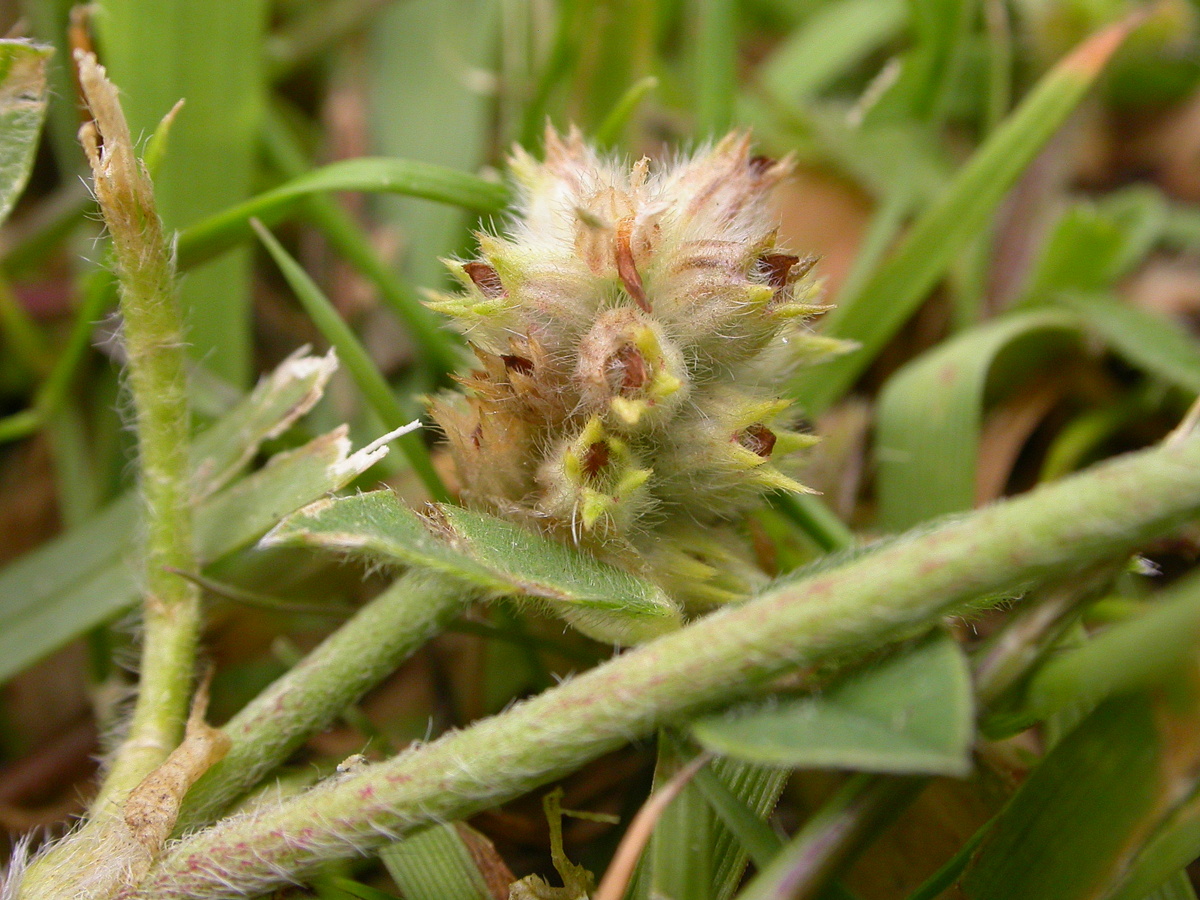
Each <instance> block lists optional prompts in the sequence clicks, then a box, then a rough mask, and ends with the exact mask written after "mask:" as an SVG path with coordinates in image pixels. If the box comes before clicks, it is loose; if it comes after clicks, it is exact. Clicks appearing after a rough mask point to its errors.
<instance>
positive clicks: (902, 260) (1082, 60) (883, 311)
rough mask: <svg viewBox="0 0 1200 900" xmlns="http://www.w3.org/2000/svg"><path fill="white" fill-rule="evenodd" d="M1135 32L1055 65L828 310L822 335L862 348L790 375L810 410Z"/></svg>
mask: <svg viewBox="0 0 1200 900" xmlns="http://www.w3.org/2000/svg"><path fill="white" fill-rule="evenodd" d="M1132 26H1133V21H1132V20H1126V21H1124V22H1122V23H1119V24H1117V25H1114V26H1111V27H1109V28H1107V29H1105V30H1103V31H1101V32H1099V33H1098V34H1096V35H1094V36H1093V37H1092V38H1090V39H1089V40H1087V41H1086V42H1084V43H1083V44H1082V45H1080V46H1079V47H1078V48H1077V49H1076V50H1075V51H1074V52H1073V53H1072V54H1070V55H1069V56H1067V57H1066V58H1065V59H1063V60H1062V62H1060V63H1059V64H1058V65H1057V66H1056V67H1055V68H1054V69H1052V70H1051V71H1050V72H1049V73H1048V74H1047V75H1046V76H1045V77H1044V78H1043V79H1042V80H1041V81H1040V82H1039V83H1038V85H1037V86H1036V87H1035V88H1034V89H1033V91H1032V92H1031V93H1030V95H1029V96H1028V97H1027V98H1026V99H1025V101H1024V102H1023V103H1022V104H1021V105H1020V107H1019V108H1018V109H1017V110H1016V112H1014V113H1013V114H1012V116H1010V117H1009V119H1008V120H1007V121H1006V122H1005V123H1004V124H1002V125H1001V126H1000V127H999V128H997V129H996V131H995V132H994V133H993V134H992V136H990V137H989V138H988V139H987V140H986V141H985V142H984V144H983V146H981V147H980V148H979V150H978V151H976V153H975V155H974V156H973V157H972V158H971V160H970V161H969V162H968V163H967V164H966V165H965V166H964V167H963V168H962V169H960V170H959V171H958V173H957V174H956V175H955V176H954V178H953V180H952V181H951V182H950V184H949V185H948V186H947V187H946V189H945V191H944V192H943V193H942V195H941V196H940V197H939V198H938V199H937V200H936V201H935V202H934V204H933V205H932V206H931V207H929V208H928V209H927V210H925V212H924V213H923V214H922V215H921V216H920V217H919V218H918V219H917V221H916V222H914V223H913V226H912V228H911V229H910V230H909V232H908V234H907V235H906V237H905V238H904V241H903V243H902V244H901V245H900V247H899V248H898V249H897V250H896V252H895V254H894V255H893V256H892V257H891V258H890V259H889V260H888V261H887V262H885V263H884V264H883V265H882V266H881V267H880V268H879V269H878V270H877V271H876V272H875V274H874V275H873V276H872V277H871V278H870V279H868V280H867V282H866V283H865V284H864V285H863V287H862V289H861V291H860V292H859V293H858V294H857V295H856V296H854V297H847V298H843V299H842V302H841V305H839V306H838V307H837V308H836V309H835V310H833V311H832V312H831V313H830V314H829V316H828V318H827V320H826V322H825V333H826V334H828V335H829V336H831V337H836V338H842V339H846V340H852V341H857V342H858V343H859V345H860V347H859V349H858V350H854V351H851V352H850V353H847V354H845V355H843V356H840V357H838V358H837V359H835V360H833V361H831V362H829V363H826V364H824V365H821V366H814V367H812V368H810V369H806V370H804V371H803V372H801V373H800V374H799V376H798V377H797V378H796V379H794V381H793V385H792V389H793V394H794V395H795V396H796V397H797V398H799V399H800V400H801V401H802V402H803V403H804V404H805V406H806V407H807V409H808V410H809V412H810V413H820V412H822V411H823V410H825V409H827V408H828V407H829V406H830V405H831V404H832V403H834V402H835V401H836V400H837V399H838V398H839V397H841V396H842V394H844V393H845V392H846V390H848V389H849V388H850V386H851V385H852V384H853V383H854V381H855V379H856V378H857V377H858V376H859V375H860V374H861V373H862V371H863V370H864V369H865V368H866V367H867V366H868V365H869V364H870V363H871V360H873V359H874V358H875V356H876V355H877V354H878V353H879V351H880V349H882V347H883V345H884V344H886V343H887V342H888V341H889V340H890V339H891V338H892V336H893V335H894V334H895V333H896V332H897V331H898V330H899V328H900V326H901V325H903V324H904V322H905V321H906V320H907V319H908V318H909V316H911V315H912V314H913V313H914V312H915V311H916V309H917V307H918V306H919V305H920V304H921V302H922V301H923V300H924V299H925V297H926V296H927V295H928V293H929V291H930V290H931V289H932V288H933V286H934V285H935V284H936V283H937V282H938V280H939V279H940V278H941V277H942V276H943V275H944V274H945V273H946V270H947V269H948V268H949V267H950V265H951V263H952V262H953V261H954V260H955V258H956V257H957V256H958V255H959V254H960V253H961V252H962V250H963V248H965V247H966V246H967V245H968V244H969V243H970V242H971V241H972V240H974V239H975V238H976V237H977V236H978V234H979V233H980V230H981V229H982V228H984V227H985V226H986V224H987V222H988V219H989V217H990V216H991V215H992V214H993V213H994V212H995V210H996V208H997V207H998V206H999V204H1000V201H1001V200H1003V199H1004V196H1005V194H1006V193H1007V192H1008V189H1009V188H1010V187H1011V186H1012V184H1013V183H1014V182H1015V181H1016V179H1017V177H1018V176H1019V175H1020V174H1021V172H1022V171H1024V169H1025V168H1026V167H1027V166H1028V165H1029V163H1030V162H1032V161H1033V159H1034V157H1035V156H1037V154H1038V152H1039V151H1040V150H1041V149H1042V147H1044V146H1045V144H1046V142H1047V141H1048V140H1049V139H1050V137H1051V136H1052V135H1053V134H1054V133H1055V132H1056V131H1057V130H1058V128H1059V126H1061V125H1062V123H1063V122H1064V121H1065V120H1066V118H1067V116H1068V115H1070V113H1071V112H1072V111H1073V110H1074V109H1075V108H1076V107H1077V106H1078V105H1079V102H1080V101H1081V100H1082V99H1083V97H1084V95H1085V94H1086V93H1087V91H1088V89H1089V88H1090V87H1091V86H1092V84H1093V83H1094V82H1095V80H1096V78H1097V77H1098V76H1099V74H1100V72H1101V71H1102V70H1103V68H1104V66H1105V64H1106V63H1107V62H1108V60H1109V59H1110V58H1111V57H1112V55H1113V53H1114V52H1116V50H1117V48H1118V47H1119V46H1120V45H1121V43H1122V41H1123V40H1124V39H1125V37H1126V35H1127V34H1128V33H1129V31H1130V30H1131V28H1132Z"/></svg>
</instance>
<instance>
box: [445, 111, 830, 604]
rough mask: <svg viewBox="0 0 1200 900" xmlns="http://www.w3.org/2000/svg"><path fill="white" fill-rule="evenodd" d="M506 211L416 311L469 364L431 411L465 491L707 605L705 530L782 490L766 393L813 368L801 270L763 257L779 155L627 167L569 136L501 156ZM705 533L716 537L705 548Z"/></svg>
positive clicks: (789, 486)
mask: <svg viewBox="0 0 1200 900" xmlns="http://www.w3.org/2000/svg"><path fill="white" fill-rule="evenodd" d="M511 168H512V173H513V177H514V179H515V181H516V183H517V186H518V189H519V201H518V203H517V208H516V210H515V215H514V217H513V219H512V222H511V225H510V227H509V228H508V229H507V231H506V232H505V233H504V234H503V235H481V236H480V239H479V255H478V258H476V259H473V260H470V261H467V262H451V263H449V265H450V268H451V270H452V271H453V272H454V274H455V275H456V276H457V278H458V280H459V281H460V282H461V284H462V291H461V292H460V293H458V294H455V295H450V296H439V297H437V298H436V299H435V300H434V302H433V303H432V304H431V305H432V306H433V308H435V309H438V310H441V311H442V312H445V313H446V314H448V315H450V316H451V317H453V319H454V320H455V322H456V323H457V325H458V327H459V328H460V329H461V330H462V332H463V334H464V335H465V336H466V337H467V339H468V340H469V342H470V344H471V346H472V349H473V350H474V352H475V354H476V356H477V357H478V360H479V367H478V368H477V369H476V370H475V371H474V372H472V373H471V374H470V375H469V376H467V377H465V378H463V379H461V381H462V384H463V387H464V388H465V392H464V393H463V394H455V395H449V396H444V397H441V398H439V399H438V400H436V401H435V402H434V404H433V407H432V412H433V415H434V417H435V418H436V420H437V421H438V423H439V425H440V426H441V427H442V429H443V430H444V431H445V433H446V437H447V439H448V441H449V445H450V450H451V453H452V454H453V456H454V459H455V461H456V464H457V467H458V472H459V477H460V480H461V482H462V485H463V496H464V499H465V500H466V501H467V502H468V503H470V504H472V505H475V506H477V507H480V508H483V509H486V510H488V511H490V512H492V513H495V514H497V515H501V516H504V517H506V518H509V519H513V520H516V521H519V522H522V523H524V524H526V525H528V526H530V527H535V528H538V529H541V530H543V531H546V532H549V533H551V534H557V535H560V536H561V537H563V538H564V539H567V540H571V541H574V542H575V543H578V544H581V545H583V546H586V547H588V548H590V549H592V550H593V551H595V552H598V553H600V554H601V555H604V556H606V557H608V558H611V559H614V560H616V561H619V562H621V563H623V564H625V565H626V566H629V567H631V568H635V569H638V570H641V571H644V572H645V573H646V574H649V575H650V576H651V577H655V578H657V579H658V580H660V581H663V582H664V586H666V587H668V589H672V590H674V591H675V592H676V594H677V595H679V596H682V597H684V598H691V599H693V600H697V599H700V600H704V601H719V600H722V599H728V598H729V597H730V596H734V595H736V594H737V592H738V591H737V587H738V585H740V584H741V582H740V581H739V582H737V583H736V584H731V583H728V572H729V571H731V570H733V569H743V568H745V567H744V566H736V565H733V562H734V560H733V557H734V556H736V552H735V551H734V550H733V549H731V548H734V547H736V545H737V543H738V542H737V540H736V539H731V540H726V539H723V538H720V537H716V536H717V535H718V534H719V532H720V530H721V529H724V528H726V527H728V523H730V522H732V521H733V520H734V519H735V518H736V516H737V514H739V513H740V512H742V511H744V510H745V509H746V508H747V506H748V505H749V504H751V503H753V502H754V501H755V500H756V499H758V498H759V497H760V496H761V495H762V494H763V493H764V492H766V491H769V490H775V489H783V490H803V489H804V488H803V487H802V486H801V485H800V484H798V483H797V482H796V481H794V480H793V479H792V478H791V477H789V476H788V475H787V474H786V457H787V456H788V454H790V453H791V452H792V451H795V450H798V449H800V448H802V447H805V446H808V445H809V444H811V442H812V440H811V438H810V437H809V436H807V435H803V434H799V433H796V432H795V431H792V430H790V429H789V428H788V424H789V421H790V419H792V418H794V416H793V415H789V414H790V404H789V402H788V401H786V400H782V399H780V398H779V396H778V392H779V387H780V384H781V383H782V381H783V380H784V378H785V377H786V376H787V374H789V372H790V371H791V369H792V367H793V366H794V365H796V364H797V363H798V362H800V361H804V362H810V361H812V359H813V358H814V357H825V356H828V355H829V353H830V352H831V347H830V345H829V342H828V340H826V339H821V338H818V337H815V336H813V335H811V334H809V333H808V331H807V329H806V326H805V319H806V318H807V317H808V316H810V315H811V314H812V313H813V312H814V311H816V310H817V309H818V308H819V307H817V306H815V305H814V303H813V299H814V296H815V293H816V287H815V284H814V282H813V281H812V279H811V278H810V277H809V270H810V269H811V268H812V263H813V260H812V259H803V260H802V259H800V258H799V257H798V256H796V255H794V254H792V253H790V252H788V251H787V250H785V249H783V248H781V247H779V246H778V243H777V232H776V228H775V223H774V218H773V216H772V213H771V209H770V205H769V204H770V194H771V190H772V188H773V187H774V186H775V185H777V184H778V183H779V181H780V180H781V179H782V178H784V177H785V176H786V174H787V172H788V168H789V166H788V163H787V162H786V161H785V162H776V161H773V160H769V159H766V158H764V157H760V156H754V155H752V154H751V152H750V141H749V138H748V137H747V136H745V135H739V134H733V135H730V136H729V137H726V138H725V139H724V140H722V141H721V142H720V143H718V144H717V145H716V146H714V147H712V148H711V149H708V150H705V151H703V152H700V153H698V154H696V155H695V156H693V157H691V158H689V159H686V160H683V161H682V162H678V163H676V164H673V165H664V166H661V167H656V166H653V165H652V164H651V162H650V160H648V159H641V160H639V161H638V162H637V163H635V164H634V165H633V166H632V167H628V166H626V165H623V164H622V163H620V162H619V161H617V160H612V159H607V158H604V157H601V156H600V155H598V154H597V153H596V152H595V151H594V150H593V149H591V148H590V147H588V146H587V145H586V143H585V142H584V141H583V139H582V137H581V136H580V134H579V133H578V132H576V131H572V132H571V133H570V134H569V135H568V136H567V137H566V138H565V139H563V138H560V137H559V136H558V135H557V134H556V133H554V132H553V131H551V132H549V133H548V134H547V138H546V158H545V161H544V162H538V161H536V160H534V159H533V158H532V157H531V156H529V154H527V153H526V152H524V151H523V150H520V149H518V150H517V151H516V152H515V154H514V156H513V158H512V160H511ZM714 538H716V539H714Z"/></svg>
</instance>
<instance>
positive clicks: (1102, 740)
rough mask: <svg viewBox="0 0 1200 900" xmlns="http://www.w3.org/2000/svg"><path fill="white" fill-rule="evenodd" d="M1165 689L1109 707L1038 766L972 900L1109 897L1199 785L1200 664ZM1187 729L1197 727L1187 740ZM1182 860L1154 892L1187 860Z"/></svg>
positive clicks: (993, 841) (975, 876)
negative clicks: (1198, 720)
mask: <svg viewBox="0 0 1200 900" xmlns="http://www.w3.org/2000/svg"><path fill="white" fill-rule="evenodd" d="M1179 674H1180V676H1181V677H1180V678H1178V679H1176V680H1175V681H1174V682H1173V683H1172V684H1171V685H1169V687H1168V690H1167V691H1166V692H1164V693H1160V694H1150V693H1138V694H1131V695H1127V696H1125V697H1121V698H1116V699H1113V700H1110V701H1108V702H1106V703H1104V704H1102V705H1101V706H1099V707H1098V708H1097V709H1096V710H1095V711H1094V712H1092V713H1091V715H1089V716H1088V717H1087V718H1086V719H1085V720H1084V721H1083V722H1082V723H1080V724H1079V726H1078V727H1076V728H1075V729H1074V730H1073V731H1072V732H1071V733H1070V734H1068V735H1067V736H1066V737H1065V738H1064V739H1063V740H1062V741H1060V742H1059V743H1058V744H1056V745H1055V747H1054V749H1053V750H1051V751H1050V753H1049V755H1048V756H1047V757H1046V758H1045V759H1044V760H1043V761H1042V762H1041V764H1040V765H1038V766H1037V767H1036V768H1035V769H1034V770H1033V772H1032V773H1031V774H1030V776H1029V777H1028V778H1027V779H1026V780H1025V782H1024V783H1023V784H1022V785H1021V788H1020V789H1019V790H1018V791H1017V793H1016V794H1014V795H1013V798H1012V799H1011V800H1010V802H1009V803H1008V805H1007V806H1006V807H1005V808H1004V810H1003V811H1002V812H1001V813H1000V816H999V818H998V819H997V820H996V823H995V825H994V826H993V827H992V829H991V830H990V831H989V833H988V836H987V837H986V838H985V839H984V841H983V844H982V845H981V847H980V849H979V852H978V854H977V855H976V857H975V859H974V860H973V862H972V864H971V867H970V868H969V869H968V870H967V873H966V874H965V876H964V877H963V880H962V882H961V887H962V889H963V892H964V894H965V896H966V897H967V898H969V900H1001V898H1003V900H1013V898H1018V897H1030V898H1034V897H1037V898H1042V897H1053V898H1055V900H1099V898H1106V897H1109V896H1110V895H1111V894H1112V892H1113V889H1114V888H1116V887H1117V886H1118V885H1119V884H1120V883H1121V882H1122V881H1125V880H1126V879H1127V878H1128V874H1129V862H1130V860H1131V859H1133V858H1135V857H1136V856H1137V855H1138V854H1139V853H1140V851H1141V850H1142V849H1143V847H1145V846H1146V844H1147V842H1148V841H1149V840H1150V839H1151V838H1152V837H1153V835H1154V834H1155V832H1156V831H1157V830H1158V829H1159V827H1160V826H1161V824H1162V822H1163V820H1164V818H1166V817H1167V816H1169V814H1170V812H1171V810H1172V807H1174V806H1175V805H1176V804H1179V803H1180V802H1181V801H1185V800H1186V798H1187V797H1188V795H1189V794H1190V793H1192V792H1194V791H1195V788H1196V771H1197V765H1198V764H1200V745H1198V744H1197V742H1196V741H1195V740H1194V735H1195V723H1196V717H1197V715H1198V713H1200V707H1198V705H1197V700H1198V699H1200V693H1198V692H1197V689H1196V688H1197V685H1196V681H1195V679H1196V672H1195V671H1194V667H1191V666H1189V671H1185V672H1180V673H1179ZM1183 735H1189V736H1190V737H1188V738H1186V739H1185V738H1183ZM1185 862H1186V860H1179V861H1176V862H1173V863H1172V864H1171V866H1170V868H1168V869H1166V871H1163V872H1162V875H1161V877H1160V879H1159V881H1158V882H1157V883H1153V882H1151V883H1144V884H1143V886H1142V887H1141V888H1140V889H1139V891H1138V892H1137V893H1134V894H1132V895H1131V896H1130V895H1127V894H1125V893H1124V892H1122V893H1121V894H1120V896H1123V897H1127V898H1128V900H1136V898H1140V897H1144V896H1145V894H1146V893H1147V892H1148V891H1150V890H1153V889H1154V888H1156V887H1158V886H1159V885H1160V884H1161V883H1162V881H1163V880H1165V879H1166V878H1167V877H1168V876H1169V875H1171V874H1172V873H1173V872H1174V871H1175V870H1177V869H1178V868H1179V867H1180V866H1181V865H1183V864H1184V863H1185Z"/></svg>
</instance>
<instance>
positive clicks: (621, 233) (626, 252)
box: [616, 216, 650, 312]
mask: <svg viewBox="0 0 1200 900" xmlns="http://www.w3.org/2000/svg"><path fill="white" fill-rule="evenodd" d="M632 231H633V217H632V216H630V217H626V218H624V219H622V220H621V221H620V223H618V225H617V235H616V241H617V245H616V251H617V252H616V258H617V276H618V277H619V278H620V279H621V284H623V285H624V286H625V293H627V294H629V296H630V297H632V298H633V299H634V302H635V303H637V305H638V306H640V307H641V308H642V312H650V301H649V300H647V299H646V291H645V289H644V288H643V287H642V276H641V275H640V274H638V270H637V266H636V265H635V264H634V261H633V247H632V246H631V245H630V238H631V234H630V232H632Z"/></svg>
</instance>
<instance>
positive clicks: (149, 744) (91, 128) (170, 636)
mask: <svg viewBox="0 0 1200 900" xmlns="http://www.w3.org/2000/svg"><path fill="white" fill-rule="evenodd" d="M77 62H78V65H79V78H80V84H81V87H82V88H83V92H84V96H85V97H86V99H87V102H88V106H89V107H90V109H91V112H92V116H93V119H94V121H92V122H89V123H88V124H86V125H85V126H84V127H83V129H82V130H81V131H80V140H81V141H82V142H83V146H84V150H85V151H86V152H87V157H88V162H89V163H90V164H91V168H92V175H93V179H94V184H95V193H96V199H97V200H98V201H99V203H100V209H101V211H102V212H103V214H104V221H105V224H106V225H107V226H108V229H109V232H110V233H111V235H112V244H113V258H114V260H115V262H116V268H117V276H118V279H119V281H120V303H121V316H122V322H123V326H122V327H123V335H124V346H125V351H126V354H127V358H128V362H127V372H128V383H129V390H130V393H131V394H132V396H133V405H134V410H135V411H136V415H137V437H138V462H139V467H140V480H141V490H142V494H143V496H144V498H145V517H144V528H145V547H144V551H143V557H144V562H145V574H144V578H145V604H144V614H143V615H144V623H145V635H144V643H143V647H142V662H141V676H140V682H139V691H138V700H137V705H136V707H135V709H134V714H133V721H132V723H131V725H130V729H129V735H128V737H127V738H126V739H125V741H124V742H123V743H122V745H121V747H120V749H119V750H118V753H117V756H116V759H115V760H114V762H113V765H112V768H111V769H110V771H109V773H108V776H107V778H106V779H105V781H104V785H103V787H102V788H101V790H100V794H99V796H98V797H97V798H96V801H95V804H94V805H93V809H94V810H103V809H105V808H107V807H109V806H110V805H111V804H113V803H114V802H118V801H120V799H121V798H123V796H124V795H125V794H126V793H128V792H129V791H130V790H131V789H132V788H133V787H134V786H135V785H137V784H138V782H140V781H141V780H142V778H144V777H145V776H146V775H147V773H149V772H150V771H151V770H153V769H154V768H155V767H156V766H158V765H159V764H160V763H161V762H162V761H163V760H164V759H165V758H166V756H167V754H168V753H170V751H171V750H172V749H173V748H174V747H175V746H176V745H177V744H178V743H179V741H180V739H181V737H182V736H183V726H184V722H185V721H186V719H187V713H188V703H189V696H190V693H191V685H192V677H193V672H194V668H195V659H196V645H197V641H198V635H199V630H200V597H199V590H198V588H197V587H196V586H195V585H194V584H193V583H192V582H190V581H189V580H187V579H186V578H183V577H181V576H179V575H177V574H174V572H172V571H169V570H172V569H173V570H176V571H182V572H195V571H196V554H195V549H194V547H193V542H192V515H191V503H190V490H189V481H188V476H189V474H190V469H189V465H188V444H189V432H190V428H191V421H190V416H189V410H188V403H187V383H186V378H185V374H184V359H183V318H182V316H181V314H180V310H179V304H178V301H177V298H176V295H175V269H174V265H173V263H172V259H171V252H170V247H169V245H168V243H167V241H166V239H165V237H164V235H163V229H162V223H161V222H160V221H159V218H158V213H157V212H156V210H155V206H154V188H153V185H152V184H151V182H150V178H149V176H148V175H147V174H146V173H145V171H144V169H143V167H142V166H141V164H140V163H139V162H138V160H137V158H136V157H135V156H134V152H133V142H132V141H131V139H130V136H129V126H128V125H127V124H126V122H125V116H124V113H123V112H122V111H121V106H120V102H119V101H118V99H117V91H116V88H115V87H114V86H113V85H112V83H111V82H110V81H108V79H107V77H106V76H105V74H104V69H102V68H101V67H100V66H99V65H97V63H96V60H95V57H93V56H92V55H91V54H86V53H80V54H78V56H77Z"/></svg>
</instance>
